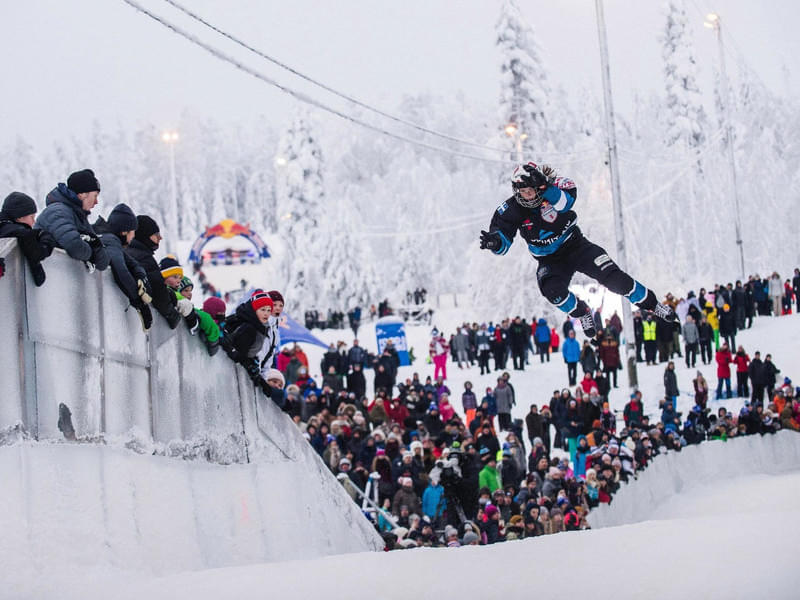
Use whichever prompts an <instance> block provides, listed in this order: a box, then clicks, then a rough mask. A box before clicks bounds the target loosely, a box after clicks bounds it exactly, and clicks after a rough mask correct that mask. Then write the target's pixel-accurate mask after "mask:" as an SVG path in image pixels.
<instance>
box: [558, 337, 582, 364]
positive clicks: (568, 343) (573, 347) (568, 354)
mask: <svg viewBox="0 0 800 600" xmlns="http://www.w3.org/2000/svg"><path fill="white" fill-rule="evenodd" d="M561 354H562V355H563V357H564V362H565V363H576V362H578V361H579V360H580V358H581V345H580V344H579V343H578V340H576V339H575V338H567V339H565V340H564V346H563V347H562V348H561Z"/></svg>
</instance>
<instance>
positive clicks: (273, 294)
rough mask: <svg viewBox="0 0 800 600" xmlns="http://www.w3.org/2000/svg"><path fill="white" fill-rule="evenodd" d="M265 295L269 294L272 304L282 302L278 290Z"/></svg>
mask: <svg viewBox="0 0 800 600" xmlns="http://www.w3.org/2000/svg"><path fill="white" fill-rule="evenodd" d="M267 294H269V297H270V298H272V301H273V302H283V296H282V295H281V293H280V292H279V291H278V290H270V291H269V292H267ZM284 304H285V302H284Z"/></svg>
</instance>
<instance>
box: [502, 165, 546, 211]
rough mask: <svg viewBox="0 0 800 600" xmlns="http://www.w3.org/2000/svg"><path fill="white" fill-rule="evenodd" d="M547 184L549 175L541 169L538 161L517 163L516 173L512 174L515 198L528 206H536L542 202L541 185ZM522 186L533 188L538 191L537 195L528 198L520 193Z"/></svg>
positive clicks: (522, 204)
mask: <svg viewBox="0 0 800 600" xmlns="http://www.w3.org/2000/svg"><path fill="white" fill-rule="evenodd" d="M545 184H547V177H546V176H545V175H544V174H543V173H542V172H541V171H540V170H539V166H538V165H537V164H536V163H532V162H529V163H525V164H521V165H517V167H516V168H515V169H514V174H513V175H512V176H511V188H512V189H513V190H514V199H515V200H516V201H517V202H518V203H519V204H520V205H521V206H524V207H526V208H536V207H537V206H539V205H540V204H541V203H542V197H541V195H540V194H539V186H541V185H545ZM522 188H531V189H533V190H535V191H536V196H535V197H534V198H532V199H530V200H526V199H525V198H523V197H522V195H521V194H520V193H519V190H520V189H522Z"/></svg>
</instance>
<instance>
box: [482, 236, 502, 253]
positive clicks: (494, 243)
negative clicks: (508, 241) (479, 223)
mask: <svg viewBox="0 0 800 600" xmlns="http://www.w3.org/2000/svg"><path fill="white" fill-rule="evenodd" d="M502 244H503V242H502V241H501V240H500V234H499V233H497V232H496V231H481V250H491V251H492V252H495V251H497V250H499V249H500V246H502Z"/></svg>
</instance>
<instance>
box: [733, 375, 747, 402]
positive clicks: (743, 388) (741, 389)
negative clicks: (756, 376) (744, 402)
mask: <svg viewBox="0 0 800 600" xmlns="http://www.w3.org/2000/svg"><path fill="white" fill-rule="evenodd" d="M736 395H737V396H738V397H739V398H747V397H748V396H749V395H750V390H748V389H747V371H744V372H739V371H736Z"/></svg>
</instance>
